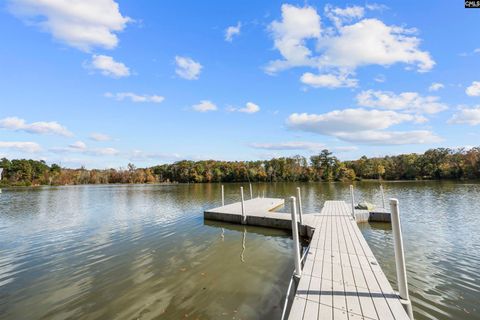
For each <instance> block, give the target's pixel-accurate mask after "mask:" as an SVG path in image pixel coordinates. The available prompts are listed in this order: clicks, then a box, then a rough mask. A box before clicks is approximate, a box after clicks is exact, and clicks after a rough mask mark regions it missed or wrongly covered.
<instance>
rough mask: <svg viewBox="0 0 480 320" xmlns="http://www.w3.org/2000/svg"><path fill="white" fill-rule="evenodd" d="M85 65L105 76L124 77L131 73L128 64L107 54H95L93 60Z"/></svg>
mask: <svg viewBox="0 0 480 320" xmlns="http://www.w3.org/2000/svg"><path fill="white" fill-rule="evenodd" d="M85 67H86V68H88V69H91V70H98V71H100V73H101V74H103V75H104V76H108V77H112V78H122V77H128V76H129V75H130V69H129V68H128V67H127V66H126V65H124V64H123V63H121V62H117V61H115V60H114V59H113V58H112V57H110V56H105V55H93V56H92V61H91V62H90V63H88V64H85Z"/></svg>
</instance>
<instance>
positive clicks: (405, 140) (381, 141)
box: [338, 130, 442, 145]
mask: <svg viewBox="0 0 480 320" xmlns="http://www.w3.org/2000/svg"><path fill="white" fill-rule="evenodd" d="M338 138H339V139H342V140H345V141H349V142H359V143H367V144H373V145H401V144H426V143H437V142H440V141H442V139H441V138H440V137H438V136H436V135H435V134H433V133H432V132H431V131H428V130H413V131H380V130H367V131H361V132H355V133H342V134H340V135H339V136H338Z"/></svg>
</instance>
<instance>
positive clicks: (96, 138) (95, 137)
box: [90, 132, 112, 141]
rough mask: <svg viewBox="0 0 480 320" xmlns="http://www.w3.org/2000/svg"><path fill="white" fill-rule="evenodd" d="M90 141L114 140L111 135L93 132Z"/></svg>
mask: <svg viewBox="0 0 480 320" xmlns="http://www.w3.org/2000/svg"><path fill="white" fill-rule="evenodd" d="M90 139H91V140H93V141H110V140H112V138H111V137H110V136H109V135H106V134H104V133H98V132H92V133H91V134H90Z"/></svg>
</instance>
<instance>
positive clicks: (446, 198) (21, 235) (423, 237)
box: [0, 182, 480, 320]
mask: <svg viewBox="0 0 480 320" xmlns="http://www.w3.org/2000/svg"><path fill="white" fill-rule="evenodd" d="M239 186H240V185H235V184H230V185H226V186H225V189H226V200H227V202H230V201H232V202H233V201H236V200H237V199H238V192H237V190H238V188H239ZM296 186H297V184H292V183H281V184H280V183H279V184H271V185H267V184H259V185H254V194H258V191H260V192H262V191H263V190H265V191H266V195H267V196H270V197H282V198H286V197H288V196H289V195H292V194H293V193H294V191H295V187H296ZM301 187H302V191H303V204H304V207H305V209H304V211H305V212H314V211H316V212H318V211H320V209H321V206H322V203H323V201H324V200H328V199H345V200H348V194H349V191H348V185H347V184H340V183H332V184H319V183H310V184H302V185H301ZM377 187H378V184H375V183H358V184H357V185H356V197H357V199H361V200H367V201H370V202H374V203H377V204H379V203H380V201H381V200H380V197H379V195H378V192H377ZM385 189H386V193H387V196H395V197H398V198H399V199H400V206H401V214H402V224H403V232H404V242H405V247H406V259H407V266H408V277H409V286H410V293H411V296H412V300H413V304H414V310H415V316H416V319H462V320H463V319H464V320H469V319H480V310H479V307H478V302H479V301H480V197H479V195H480V184H471V183H468V184H467V183H452V182H442V183H438V182H426V183H423V182H410V183H405V182H402V183H400V182H398V183H387V184H386V185H385ZM219 195H220V186H219V185H172V186H163V185H147V186H70V187H42V188H25V189H4V190H3V193H2V194H0V319H66V318H72V319H114V318H115V319H152V318H156V319H183V318H188V319H278V318H279V315H280V313H281V308H282V303H283V298H284V293H285V291H286V288H287V286H288V282H289V278H290V275H291V272H292V270H293V261H292V259H291V244H292V242H291V239H290V237H289V235H288V233H285V232H283V231H278V230H273V229H263V228H253V227H247V228H244V227H242V226H234V225H227V224H220V223H215V222H204V221H203V210H204V209H206V208H210V207H214V206H218V205H219V202H220V201H219V198H220V197H219ZM288 209H289V208H288V207H286V208H283V209H281V210H280V211H288ZM360 227H361V229H362V232H363V234H364V235H365V237H366V239H367V241H368V242H369V243H370V245H371V246H372V249H373V250H374V253H375V254H376V256H377V258H378V260H379V261H380V263H381V265H382V267H383V269H384V271H385V272H386V274H387V277H388V278H389V279H390V281H391V282H392V283H393V284H394V285H395V264H394V255H393V247H392V234H391V230H390V227H389V225H383V224H362V225H361V226H360Z"/></svg>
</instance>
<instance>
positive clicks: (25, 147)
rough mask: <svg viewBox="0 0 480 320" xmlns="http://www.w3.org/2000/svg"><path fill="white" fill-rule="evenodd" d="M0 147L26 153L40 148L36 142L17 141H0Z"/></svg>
mask: <svg viewBox="0 0 480 320" xmlns="http://www.w3.org/2000/svg"><path fill="white" fill-rule="evenodd" d="M0 149H10V150H15V151H22V152H28V153H35V152H38V151H40V150H42V148H41V147H40V145H39V144H38V143H35V142H19V141H0Z"/></svg>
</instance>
